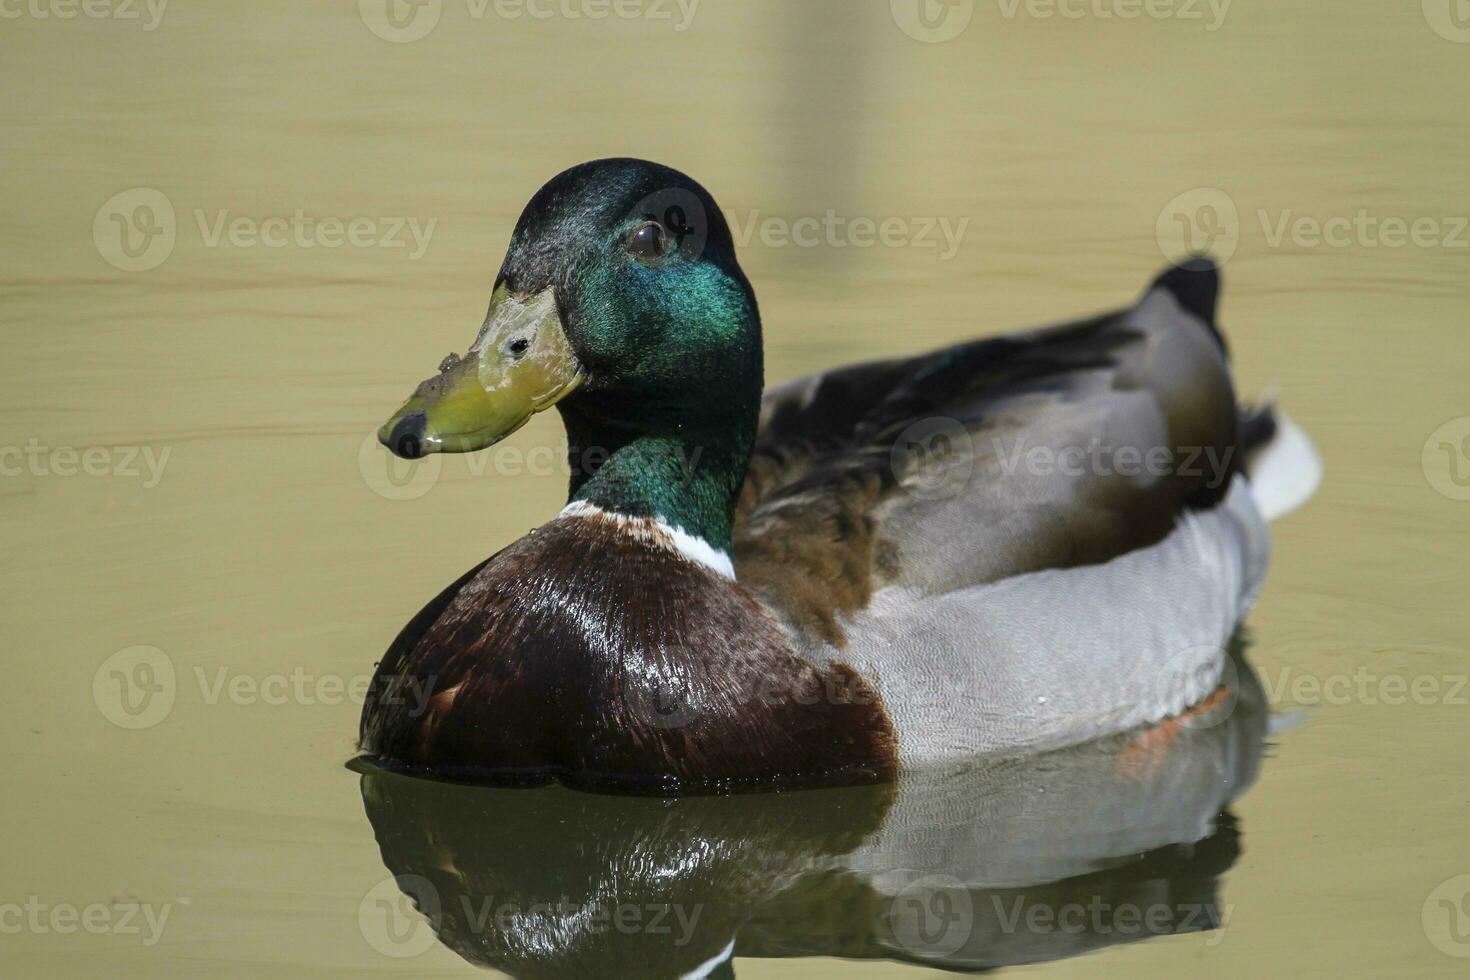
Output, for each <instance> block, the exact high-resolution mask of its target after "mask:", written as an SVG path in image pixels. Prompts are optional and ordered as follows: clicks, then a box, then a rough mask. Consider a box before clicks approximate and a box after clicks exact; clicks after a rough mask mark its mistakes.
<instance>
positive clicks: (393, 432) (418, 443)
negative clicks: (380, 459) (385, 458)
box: [378, 412, 428, 459]
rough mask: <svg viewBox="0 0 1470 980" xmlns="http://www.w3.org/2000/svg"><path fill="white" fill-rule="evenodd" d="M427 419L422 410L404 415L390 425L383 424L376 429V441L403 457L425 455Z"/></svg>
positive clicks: (420, 456) (416, 457)
mask: <svg viewBox="0 0 1470 980" xmlns="http://www.w3.org/2000/svg"><path fill="white" fill-rule="evenodd" d="M427 423H428V419H427V418H426V417H425V416H424V413H422V412H414V413H413V414H411V415H405V416H403V418H401V419H399V420H398V421H397V422H395V423H393V425H392V427H391V428H390V427H389V426H386V425H385V426H383V428H381V429H379V430H378V441H379V442H381V443H382V444H383V445H384V446H386V447H387V448H388V451H389V452H391V453H392V454H393V455H395V456H400V457H402V458H403V459H420V458H422V457H423V456H425V455H427V454H426V453H425V452H424V430H425V427H426V426H427Z"/></svg>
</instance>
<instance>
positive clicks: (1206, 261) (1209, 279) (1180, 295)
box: [1154, 255, 1227, 350]
mask: <svg viewBox="0 0 1470 980" xmlns="http://www.w3.org/2000/svg"><path fill="white" fill-rule="evenodd" d="M1154 288H1155V289H1167V290H1168V291H1169V292H1170V293H1171V294H1172V295H1173V297H1174V298H1175V299H1176V300H1178V301H1179V305H1180V306H1182V307H1184V308H1185V309H1186V310H1188V311H1189V312H1190V313H1193V314H1194V315H1195V316H1197V317H1199V319H1200V320H1201V321H1203V322H1204V324H1205V326H1207V327H1209V328H1210V332H1211V333H1213V334H1214V335H1215V339H1216V340H1218V341H1219V342H1220V348H1221V349H1222V350H1227V348H1226V347H1225V338H1224V337H1223V336H1222V335H1221V334H1220V328H1219V327H1218V326H1217V325H1216V323H1215V304H1216V303H1218V302H1219V299H1220V267H1219V266H1217V265H1216V264H1215V261H1214V259H1211V258H1209V257H1208V256H1204V255H1201V256H1197V257H1195V258H1192V259H1188V260H1187V261H1184V262H1181V263H1180V264H1179V265H1176V266H1174V267H1173V268H1171V269H1168V270H1166V271H1165V272H1164V274H1163V275H1161V276H1159V278H1157V279H1155V280H1154Z"/></svg>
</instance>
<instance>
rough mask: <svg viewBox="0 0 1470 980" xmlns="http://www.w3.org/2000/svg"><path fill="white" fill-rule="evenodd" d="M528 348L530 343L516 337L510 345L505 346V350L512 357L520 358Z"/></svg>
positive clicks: (523, 338)
mask: <svg viewBox="0 0 1470 980" xmlns="http://www.w3.org/2000/svg"><path fill="white" fill-rule="evenodd" d="M530 348H531V342H530V341H529V340H527V339H526V338H525V337H517V338H516V339H515V340H512V341H511V342H510V343H508V344H506V345H505V349H506V350H507V351H509V352H510V355H511V356H512V357H520V356H521V355H522V354H524V353H525V352H526V351H527V350H529V349H530Z"/></svg>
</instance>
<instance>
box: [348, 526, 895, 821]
mask: <svg viewBox="0 0 1470 980" xmlns="http://www.w3.org/2000/svg"><path fill="white" fill-rule="evenodd" d="M654 533H656V532H654ZM362 749H363V751H364V752H366V753H368V754H369V755H371V756H373V757H376V758H377V759H378V760H380V761H382V762H384V763H386V764H389V765H394V766H397V767H402V768H408V769H413V770H421V771H426V772H431V773H434V774H437V775H440V776H445V777H449V778H467V779H486V780H496V779H501V778H504V777H507V776H509V777H512V778H518V779H524V780H536V779H540V778H545V777H548V776H558V777H560V778H562V779H564V780H566V781H568V782H572V783H579V784H608V783H612V784H618V785H619V786H621V787H622V788H625V789H630V790H638V789H644V790H647V791H652V792H671V791H672V792H678V791H718V790H726V789H737V788H742V787H748V786H758V785H803V786H805V785H830V784H833V783H853V782H872V781H878V780H883V779H888V778H891V777H892V775H893V772H894V768H895V745H894V734H893V729H892V725H891V722H890V721H889V719H888V716H887V714H886V712H885V711H884V709H883V706H882V704H881V703H880V702H879V700H878V697H877V695H876V694H875V693H874V691H873V689H872V688H871V686H870V685H869V684H868V683H866V682H865V681H864V680H863V679H862V678H861V677H859V676H858V675H857V674H856V673H855V672H853V671H852V670H851V669H850V668H848V667H846V666H845V665H842V664H834V665H830V666H825V667H817V666H814V665H812V664H810V663H808V662H806V661H804V660H802V659H800V658H798V657H797V656H796V655H795V654H794V653H793V652H792V651H791V648H790V644H789V643H788V642H787V640H786V637H785V636H784V635H783V634H782V632H781V631H780V629H779V628H778V627H777V626H776V624H775V623H774V622H773V621H772V620H771V619H770V617H769V616H768V615H767V614H766V613H765V612H764V611H763V610H762V609H761V607H760V606H759V605H757V604H756V603H755V601H754V600H752V599H751V598H750V596H749V595H748V594H747V593H746V592H745V591H744V590H743V589H741V588H740V587H739V586H737V585H736V584H735V583H733V582H730V581H729V580H727V579H725V578H723V577H721V576H719V575H717V574H715V573H714V572H712V571H710V570H708V569H706V568H705V567H704V566H702V565H698V564H695V563H693V562H691V561H689V560H687V559H685V558H683V557H682V556H680V555H679V554H677V553H676V552H674V551H672V550H670V549H669V548H667V547H666V546H665V545H663V544H661V543H658V542H657V541H655V540H651V539H650V537H649V532H647V531H646V530H645V531H644V532H643V533H630V530H629V527H628V524H627V522H626V521H622V522H619V521H616V520H611V519H602V518H589V517H579V518H561V519H558V520H556V521H553V522H552V523H551V524H548V525H546V526H545V527H543V528H541V529H540V530H539V531H537V532H536V533H534V534H532V535H530V536H528V537H526V538H523V539H521V540H520V541H518V542H516V543H515V544H513V545H511V546H510V547H509V548H507V549H505V550H504V551H502V552H500V553H499V554H498V555H496V556H495V557H494V558H492V559H490V560H489V561H487V562H486V563H484V564H483V565H481V566H480V567H479V568H477V569H475V570H474V571H472V572H471V573H469V574H468V575H466V576H465V577H464V578H463V579H461V580H460V581H459V582H456V583H455V584H454V585H453V586H451V587H450V588H449V589H448V590H446V591H445V593H444V594H443V595H441V596H440V597H439V598H438V599H436V600H435V601H434V602H432V603H430V604H429V606H428V607H426V608H425V609H424V611H423V612H421V613H420V614H419V616H418V617H416V618H415V619H414V621H413V622H411V623H409V625H408V626H407V627H406V628H405V629H404V631H403V633H402V634H401V635H400V636H399V638H398V639H397V641H395V642H394V644H393V646H392V647H391V648H390V650H389V651H388V654H387V655H386V656H385V657H384V659H383V661H382V663H381V665H380V666H379V668H378V675H377V677H376V678H375V679H374V682H373V685H372V689H371V691H370V693H369V697H368V700H367V703H366V704H365V705H364V708H363V719H362Z"/></svg>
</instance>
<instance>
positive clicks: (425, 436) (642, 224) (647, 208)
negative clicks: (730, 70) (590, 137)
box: [379, 159, 762, 547]
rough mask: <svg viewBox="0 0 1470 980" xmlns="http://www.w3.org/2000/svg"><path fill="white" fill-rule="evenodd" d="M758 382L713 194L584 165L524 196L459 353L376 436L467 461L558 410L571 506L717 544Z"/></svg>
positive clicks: (748, 313)
mask: <svg viewBox="0 0 1470 980" xmlns="http://www.w3.org/2000/svg"><path fill="white" fill-rule="evenodd" d="M761 387H762V364H761V336H760V316H759V314H758V312H757V309H756V302H755V295H754V293H753V292H752V290H751V288H750V283H749V282H748V281H747V280H746V278H745V275H744V273H742V272H741V270H740V266H739V264H738V262H737V261H736V258H735V248H734V242H733V240H732V238H731V235H730V229H729V226H728V225H727V224H726V222H725V219H724V216H723V215H722V214H721V212H720V210H719V207H718V206H717V205H716V204H715V202H714V199H713V198H712V197H710V195H709V192H708V191H706V190H705V189H704V188H703V187H701V186H700V185H699V184H697V183H695V182H694V181H693V180H691V179H690V178H689V177H687V176H685V175H684V174H682V173H679V172H678V171H676V170H672V169H670V168H668V167H664V166H660V165H659V164H655V163H649V162H647V161H643V160H631V159H611V160H596V161H593V162H591V163H584V164H581V165H580V166H576V167H573V168H571V169H570V170H566V171H564V172H562V173H560V174H558V175H557V176H556V177H554V178H552V180H551V181H549V182H548V183H547V184H546V185H545V186H544V187H542V188H541V190H539V191H537V192H536V194H535V196H534V197H532V198H531V201H530V203H529V204H527V205H526V208H525V210H524V211H523V212H522V213H521V217H520V220H519V221H518V222H517V223H516V228H515V232H514V233H513V234H512V236H511V241H510V247H509V248H508V249H507V251H506V255H505V261H504V262H503V263H502V265H501V267H500V273H499V275H498V276H497V277H496V281H495V288H494V292H493V295H492V297H491V302H490V310H489V313H488V314H487V315H486V317H485V322H484V324H483V325H482V326H481V328H480V332H479V335H478V337H477V338H476V340H475V342H474V344H473V345H472V346H471V348H470V350H469V352H468V353H467V354H466V355H465V356H464V357H451V358H449V359H448V360H446V361H445V363H444V364H443V365H442V366H441V369H440V372H439V374H437V375H435V376H434V377H432V378H430V379H428V380H427V381H425V382H423V383H422V384H421V385H419V387H418V389H417V390H416V391H415V392H414V394H413V396H412V397H411V398H410V399H409V400H408V402H407V403H406V404H405V405H404V406H403V407H402V408H401V409H399V411H398V412H397V413H395V414H394V415H393V417H392V418H390V419H389V420H388V421H387V422H386V423H385V424H384V425H383V427H382V428H381V429H380V430H379V439H380V440H381V441H382V442H383V444H384V445H385V446H387V447H388V448H389V449H391V450H392V451H393V452H395V453H397V454H398V455H400V456H406V457H417V456H422V455H424V454H426V453H430V452H468V451H472V450H476V449H482V448H484V447H486V446H489V445H492V444H494V443H495V442H497V441H499V440H500V439H503V438H505V437H506V436H507V435H509V434H510V433H511V432H513V431H515V430H516V429H517V428H519V427H520V426H521V425H522V424H524V423H525V421H526V420H527V419H529V418H530V417H531V415H532V414H534V413H535V412H538V411H541V410H543V409H545V408H548V407H550V406H551V405H556V406H557V408H558V409H559V410H560V412H561V414H562V417H563V419H564V420H565V422H566V425H567V433H568V441H569V443H570V446H571V463H572V486H571V496H572V497H573V499H585V500H589V501H591V502H593V503H596V504H598V505H600V506H603V507H605V508H608V509H614V510H617V511H619V512H622V513H630V514H637V515H649V516H659V517H662V518H664V519H665V520H668V521H669V522H670V523H672V524H675V525H676V526H680V527H683V528H684V529H685V530H687V531H689V532H691V533H694V534H699V535H701V536H703V537H706V538H707V539H708V540H710V542H711V543H712V544H714V545H716V546H717V547H728V544H729V532H730V515H731V513H732V511H733V506H734V498H735V495H736V493H737V492H738V490H739V487H740V483H741V481H742V480H743V478H744V473H745V467H746V464H747V462H748V460H749V455H750V449H751V444H752V441H753V439H754V434H755V425H756V419H757V415H758V413H759V407H760V393H761Z"/></svg>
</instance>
